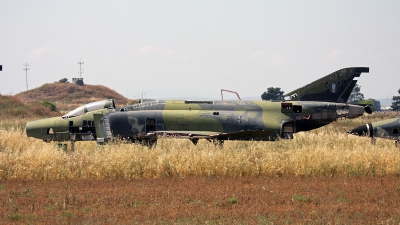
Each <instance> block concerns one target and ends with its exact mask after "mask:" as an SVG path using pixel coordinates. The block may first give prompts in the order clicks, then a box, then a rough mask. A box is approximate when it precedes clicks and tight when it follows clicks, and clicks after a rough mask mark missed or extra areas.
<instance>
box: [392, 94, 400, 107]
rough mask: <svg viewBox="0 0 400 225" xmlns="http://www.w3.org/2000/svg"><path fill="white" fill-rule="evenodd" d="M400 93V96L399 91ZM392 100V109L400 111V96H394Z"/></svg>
mask: <svg viewBox="0 0 400 225" xmlns="http://www.w3.org/2000/svg"><path fill="white" fill-rule="evenodd" d="M398 92H399V94H400V89H399V90H398ZM392 100H393V102H392V109H393V110H400V96H393V98H392Z"/></svg>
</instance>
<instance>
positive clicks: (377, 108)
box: [357, 98, 381, 112]
mask: <svg viewBox="0 0 400 225" xmlns="http://www.w3.org/2000/svg"><path fill="white" fill-rule="evenodd" d="M357 104H360V105H369V106H371V109H372V112H375V111H380V110H381V102H380V101H378V100H375V99H372V98H370V99H363V100H361V101H359V102H358V103H357Z"/></svg>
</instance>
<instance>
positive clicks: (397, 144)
mask: <svg viewBox="0 0 400 225" xmlns="http://www.w3.org/2000/svg"><path fill="white" fill-rule="evenodd" d="M399 145H400V140H396V141H394V146H396V148H398V147H399Z"/></svg>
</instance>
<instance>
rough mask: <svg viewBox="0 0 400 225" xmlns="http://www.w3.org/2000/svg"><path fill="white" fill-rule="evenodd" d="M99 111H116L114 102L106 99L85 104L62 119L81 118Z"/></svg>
mask: <svg viewBox="0 0 400 225" xmlns="http://www.w3.org/2000/svg"><path fill="white" fill-rule="evenodd" d="M99 109H115V104H114V100H113V99H106V100H101V101H97V102H91V103H88V104H85V105H83V106H81V107H78V108H76V109H74V110H72V111H70V112H68V113H67V114H65V115H64V116H62V118H63V119H65V118H71V117H75V116H80V115H84V114H86V113H88V112H92V111H95V110H99Z"/></svg>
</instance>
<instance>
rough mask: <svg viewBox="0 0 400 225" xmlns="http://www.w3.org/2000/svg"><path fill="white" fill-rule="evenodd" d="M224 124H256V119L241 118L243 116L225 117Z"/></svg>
mask: <svg viewBox="0 0 400 225" xmlns="http://www.w3.org/2000/svg"><path fill="white" fill-rule="evenodd" d="M225 121H226V122H228V123H234V122H237V123H245V122H246V123H256V118H250V117H247V118H246V117H243V116H237V117H235V116H227V117H226V120H225Z"/></svg>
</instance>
